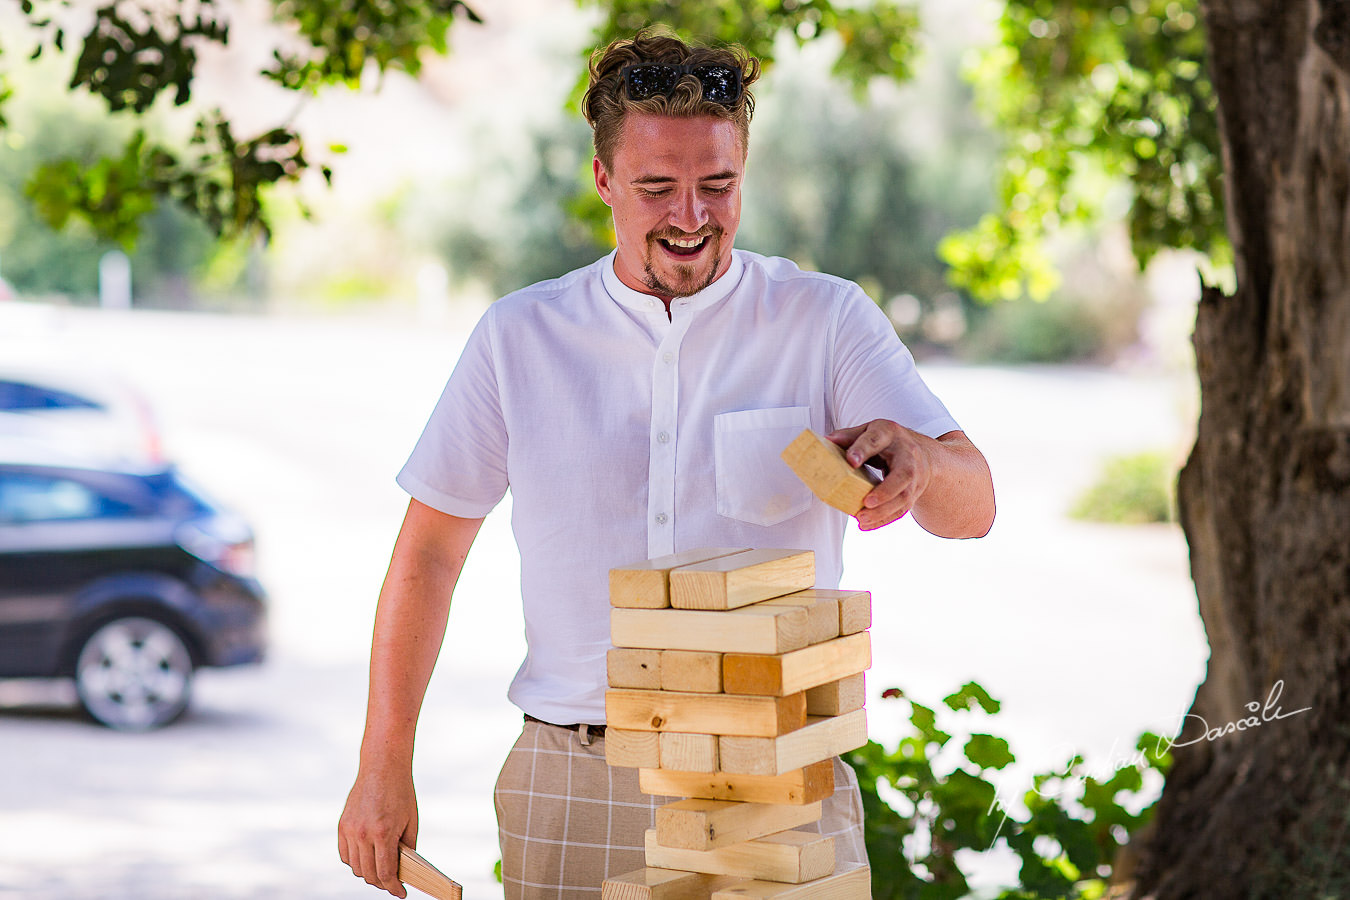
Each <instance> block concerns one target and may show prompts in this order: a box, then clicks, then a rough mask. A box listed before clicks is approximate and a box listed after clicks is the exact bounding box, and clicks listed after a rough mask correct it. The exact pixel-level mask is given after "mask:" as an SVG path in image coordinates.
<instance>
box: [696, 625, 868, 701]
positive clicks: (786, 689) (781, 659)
mask: <svg viewBox="0 0 1350 900" xmlns="http://www.w3.org/2000/svg"><path fill="white" fill-rule="evenodd" d="M871 665H872V637H871V635H870V634H868V633H867V632H860V633H859V634H851V635H848V636H847V637H841V638H835V639H834V640H832V641H825V642H824V643H823V644H813V645H811V646H810V647H803V648H802V649H801V650H794V651H792V652H791V653H778V654H773V655H767V654H747V653H728V654H726V655H725V656H724V657H722V686H723V687H722V689H723V690H724V691H726V692H727V693H728V694H759V695H766V694H767V695H769V696H773V697H780V696H783V695H785V694H795V693H797V692H798V691H805V690H806V689H807V688H813V687H816V686H817V685H821V684H826V683H828V682H831V681H838V680H839V679H841V678H846V677H848V676H849V675H856V674H857V673H858V672H861V671H863V670H865V669H867V668H869V667H870V666H871Z"/></svg>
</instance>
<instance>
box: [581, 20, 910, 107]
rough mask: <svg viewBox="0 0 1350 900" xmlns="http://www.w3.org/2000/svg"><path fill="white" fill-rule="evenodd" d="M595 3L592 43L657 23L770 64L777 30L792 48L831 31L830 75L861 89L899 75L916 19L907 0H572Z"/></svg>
mask: <svg viewBox="0 0 1350 900" xmlns="http://www.w3.org/2000/svg"><path fill="white" fill-rule="evenodd" d="M578 2H579V3H580V5H581V6H583V7H598V8H599V9H600V11H601V14H602V15H603V17H604V19H603V21H602V23H601V24H600V26H599V27H598V28H597V29H596V34H595V38H596V39H595V46H596V47H604V46H605V45H607V44H609V43H610V42H611V41H614V40H617V39H619V38H630V37H632V36H633V35H634V34H635V33H636V32H637V31H638V30H639V29H641V28H646V27H649V26H651V25H656V24H659V25H662V26H664V27H666V28H668V29H670V30H672V31H674V32H675V33H676V34H678V35H679V36H680V37H682V38H684V39H686V40H693V41H697V42H699V43H712V44H715V43H728V44H730V43H735V44H740V45H741V46H742V47H744V48H745V49H746V50H747V51H749V53H750V55H751V56H755V57H758V58H759V60H760V61H761V62H762V63H764V64H765V65H766V66H771V65H772V64H773V61H774V59H775V58H776V56H777V53H778V50H779V47H780V45H779V44H778V39H779V37H780V36H782V37H787V38H789V39H790V40H792V41H794V42H795V43H796V45H797V46H798V47H801V46H804V45H805V44H807V43H808V42H810V41H814V40H816V39H818V38H821V37H825V36H828V35H835V36H837V37H838V38H839V39H840V41H841V43H842V46H843V52H842V53H840V54H839V56H838V58H837V60H836V61H835V65H834V71H835V74H836V75H838V76H840V77H842V78H845V79H847V80H848V81H850V82H852V83H853V84H854V85H855V86H857V87H859V88H862V87H864V86H866V84H867V82H868V81H870V80H871V79H872V78H875V77H878V76H881V77H887V78H892V79H895V80H897V81H904V80H905V79H907V78H908V77H909V76H910V74H911V71H912V70H911V67H910V60H911V57H912V55H913V50H914V45H915V34H916V32H917V30H918V24H919V17H918V12H917V10H916V9H915V6H914V4H913V3H896V2H894V0H873V2H871V3H866V4H858V3H848V2H840V3H832V2H830V0H724V2H718V3H700V2H689V0H578Z"/></svg>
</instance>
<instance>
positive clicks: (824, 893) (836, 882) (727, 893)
mask: <svg viewBox="0 0 1350 900" xmlns="http://www.w3.org/2000/svg"><path fill="white" fill-rule="evenodd" d="M746 898H750V900H871V898H872V870H871V869H869V868H867V867H866V866H862V867H861V868H854V869H849V870H847V871H844V872H836V873H835V874H833V875H829V876H827V877H825V878H817V879H816V880H815V881H808V882H807V883H805V884H776V883H774V882H772V881H744V882H741V883H740V884H736V885H732V886H731V887H726V888H722V889H721V890H717V891H713V895H712V900H746Z"/></svg>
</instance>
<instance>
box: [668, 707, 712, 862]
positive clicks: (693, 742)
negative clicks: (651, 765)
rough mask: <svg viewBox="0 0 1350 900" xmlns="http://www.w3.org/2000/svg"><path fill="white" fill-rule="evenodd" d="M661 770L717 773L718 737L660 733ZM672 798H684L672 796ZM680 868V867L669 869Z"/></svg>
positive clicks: (675, 732)
mask: <svg viewBox="0 0 1350 900" xmlns="http://www.w3.org/2000/svg"><path fill="white" fill-rule="evenodd" d="M660 746H661V768H663V769H675V770H678V771H681V772H716V771H717V735H715V734H684V733H682V732H679V731H662V732H660ZM670 796H683V795H680V794H672V795H670ZM668 868H678V867H668Z"/></svg>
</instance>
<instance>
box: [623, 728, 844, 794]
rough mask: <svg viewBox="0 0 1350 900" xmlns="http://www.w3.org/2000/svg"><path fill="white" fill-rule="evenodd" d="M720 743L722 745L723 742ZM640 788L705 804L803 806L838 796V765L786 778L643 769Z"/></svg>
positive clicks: (799, 771)
mask: <svg viewBox="0 0 1350 900" xmlns="http://www.w3.org/2000/svg"><path fill="white" fill-rule="evenodd" d="M718 743H719V745H720V744H721V740H720V739H719V741H718ZM638 788H639V790H641V791H642V793H644V794H651V795H652V796H655V797H702V798H703V799H705V800H739V801H741V802H742V803H777V804H790V805H792V806H802V805H803V804H806V803H815V802H816V801H817V800H824V799H825V798H826V797H828V796H830V795H831V794H833V793H834V763H833V761H831V760H828V759H827V760H823V761H821V762H818V763H812V764H811V765H809V766H805V767H803V768H800V769H796V770H794V771H791V772H784V773H783V774H782V775H738V774H734V773H731V772H721V771H719V772H711V773H709V772H678V771H671V770H669V769H641V770H640V771H639V772H638Z"/></svg>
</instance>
